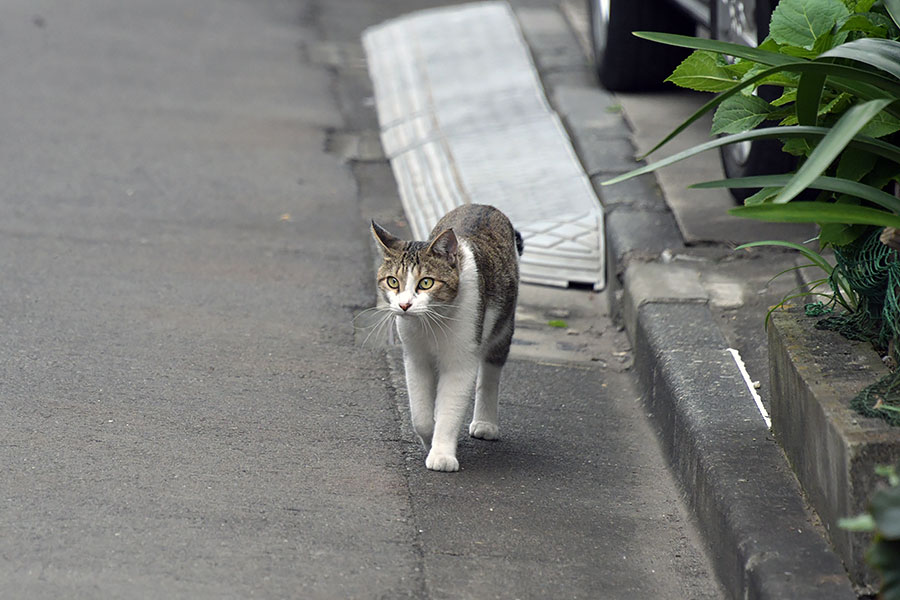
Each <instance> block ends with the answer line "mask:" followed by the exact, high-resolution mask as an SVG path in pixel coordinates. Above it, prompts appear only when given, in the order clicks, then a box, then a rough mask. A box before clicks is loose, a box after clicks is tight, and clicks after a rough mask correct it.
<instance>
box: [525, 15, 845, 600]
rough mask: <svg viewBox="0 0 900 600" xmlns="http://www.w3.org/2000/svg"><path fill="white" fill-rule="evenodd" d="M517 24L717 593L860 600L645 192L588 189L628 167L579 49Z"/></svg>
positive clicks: (544, 28)
mask: <svg viewBox="0 0 900 600" xmlns="http://www.w3.org/2000/svg"><path fill="white" fill-rule="evenodd" d="M553 13H555V15H556V16H554V14H553ZM518 14H519V17H520V20H521V23H522V26H523V30H524V32H525V36H526V38H527V39H528V40H529V43H530V45H531V47H532V51H533V53H534V55H535V63H536V64H537V65H538V68H539V71H540V73H541V76H542V79H543V80H544V83H545V86H547V88H548V89H547V94H548V97H549V98H550V100H551V103H552V104H553V105H554V107H555V108H556V109H557V111H558V112H559V113H560V116H561V117H562V119H563V122H564V123H565V125H566V127H567V129H568V131H569V135H570V136H571V138H572V140H573V142H574V145H575V148H576V150H577V151H578V153H579V157H580V158H581V160H582V163H583V165H584V167H585V170H586V172H588V174H589V175H590V176H591V177H592V181H593V182H594V185H595V189H596V190H597V192H598V196H599V198H600V199H601V201H602V202H603V204H604V206H605V208H606V210H607V240H606V241H607V259H608V262H607V273H608V283H609V285H610V289H611V291H613V293H610V298H611V302H613V303H615V307H614V308H618V309H619V310H618V311H614V312H619V313H620V314H621V315H622V317H623V320H624V322H625V326H626V329H627V330H628V333H629V336H630V338H631V340H632V343H633V346H634V352H635V365H636V366H637V367H636V368H637V370H638V375H639V377H640V380H641V382H642V383H643V385H644V387H645V390H646V393H647V400H646V401H647V406H648V408H649V409H650V411H651V412H652V419H653V421H654V423H655V426H656V428H657V431H658V434H659V439H660V443H661V444H662V446H663V449H664V451H665V452H666V454H667V456H668V457H669V460H670V463H671V466H672V469H673V471H674V473H675V476H676V479H677V480H678V481H679V483H680V485H681V486H682V488H683V490H684V491H685V494H686V497H687V499H688V503H689V506H690V508H691V510H692V512H693V514H694V515H695V517H696V518H697V522H698V525H699V529H700V531H701V532H702V535H703V536H704V538H705V541H706V544H707V546H708V549H709V551H710V555H711V557H712V561H713V564H714V567H715V569H716V573H717V575H718V577H719V578H720V580H721V582H722V584H723V585H724V586H725V588H726V589H727V590H728V592H729V593H730V594H731V596H732V597H734V598H748V599H759V600H776V599H778V600H781V599H806V598H808V599H810V600H812V599H816V600H822V599H846V600H850V599H855V598H857V595H856V593H855V592H854V590H853V588H852V586H851V584H850V581H849V579H848V577H847V573H846V571H845V569H844V567H843V565H842V564H841V562H840V560H839V559H838V558H837V556H836V554H835V553H834V552H833V550H832V549H831V547H830V546H829V544H828V543H827V542H826V540H825V539H824V537H823V536H822V534H821V533H820V532H819V530H818V529H816V526H815V525H813V516H812V515H810V514H809V513H808V512H807V510H806V508H805V504H804V501H803V494H802V491H801V489H800V487H799V485H798V483H797V480H796V478H795V477H794V475H793V473H792V472H791V470H790V468H789V466H788V464H787V461H786V459H785V457H784V455H783V453H782V451H781V449H780V448H779V447H778V446H777V445H776V444H775V442H774V441H773V439H772V437H771V435H770V433H769V430H768V428H767V426H766V424H765V422H764V421H763V419H762V418H761V415H760V414H759V412H757V409H756V407H755V404H754V402H753V400H752V398H751V396H750V392H749V390H748V389H747V387H746V385H745V383H744V381H743V378H742V376H741V374H740V372H739V371H738V369H737V367H736V366H735V364H734V361H733V359H732V357H731V355H730V354H729V353H728V352H727V350H726V347H727V343H726V341H725V338H724V337H723V335H722V333H721V332H720V331H719V329H718V326H717V324H716V322H715V320H714V318H713V315H712V313H711V312H710V310H709V307H708V305H707V304H708V298H707V295H706V293H705V291H704V290H703V288H702V286H700V284H699V277H698V273H697V272H696V271H695V270H693V269H690V268H684V267H678V268H676V267H675V266H673V265H670V264H664V263H663V262H662V261H661V260H660V256H661V255H662V254H663V253H664V252H665V251H666V250H678V249H681V248H683V247H684V244H683V242H682V238H681V235H680V233H679V230H678V227H677V225H676V223H675V219H674V218H673V216H672V213H671V211H669V210H668V208H667V207H666V205H665V202H664V200H663V198H662V194H661V192H660V190H659V188H658V186H657V185H656V183H655V179H654V178H653V177H652V176H645V177H642V178H638V179H635V180H632V181H630V182H628V183H625V184H621V186H613V187H608V188H607V187H600V186H599V183H600V182H601V181H603V180H604V179H608V178H609V177H610V176H612V175H613V174H615V173H618V172H624V171H626V170H629V169H631V168H633V167H634V166H635V165H636V163H635V161H634V160H633V158H632V156H633V152H634V151H633V146H632V145H631V142H630V139H629V133H630V132H629V130H628V126H627V124H626V123H625V121H624V119H622V117H621V115H619V114H615V106H616V102H615V98H614V97H613V96H612V95H610V94H609V93H607V92H605V91H603V90H600V89H596V88H591V87H589V86H586V85H585V84H584V83H583V82H584V81H585V79H586V77H587V76H586V71H587V65H586V64H585V61H584V60H583V55H582V60H581V61H580V62H579V63H578V64H573V63H567V64H566V65H563V64H562V61H560V60H559V57H560V56H567V57H571V56H573V55H574V54H575V53H574V52H573V50H572V48H573V47H577V44H578V43H577V41H576V39H575V36H574V35H573V32H572V31H571V30H570V29H569V28H568V25H567V24H566V23H565V21H564V19H563V18H562V16H561V15H560V14H559V13H558V12H555V11H552V10H549V9H548V10H546V11H542V10H538V9H531V10H528V9H522V10H519V11H518ZM557 17H558V19H557ZM557 21H558V22H557ZM561 48H563V49H562V50H561ZM610 153H618V155H617V156H611V155H610ZM617 289H618V290H619V293H616V292H615V290H617Z"/></svg>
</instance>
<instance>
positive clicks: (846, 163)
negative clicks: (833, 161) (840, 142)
mask: <svg viewBox="0 0 900 600" xmlns="http://www.w3.org/2000/svg"><path fill="white" fill-rule="evenodd" d="M876 162H878V157H877V156H875V155H874V154H869V153H868V152H861V151H859V150H856V149H855V148H846V149H844V151H843V152H842V153H841V159H840V160H839V161H838V166H837V171H836V172H835V176H836V177H837V178H838V179H847V180H850V181H860V180H862V178H863V177H865V176H866V175H868V174H869V173H871V172H872V169H874V168H875V163H876Z"/></svg>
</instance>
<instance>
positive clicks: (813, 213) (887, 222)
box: [728, 202, 900, 227]
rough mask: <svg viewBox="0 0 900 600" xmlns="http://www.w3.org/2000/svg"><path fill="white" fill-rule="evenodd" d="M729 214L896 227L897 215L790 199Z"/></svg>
mask: <svg viewBox="0 0 900 600" xmlns="http://www.w3.org/2000/svg"><path fill="white" fill-rule="evenodd" d="M728 212H729V214H732V215H735V216H737V217H744V218H747V219H756V220H758V221H769V222H772V223H851V224H852V223H859V224H860V225H877V226H879V227H900V216H898V215H894V214H891V213H889V212H886V211H883V210H879V209H877V208H869V207H867V206H853V205H850V204H835V203H834V202H790V203H788V204H772V203H771V202H767V203H766V204H757V205H756V206H737V207H735V208H732V209H731V210H729V211H728Z"/></svg>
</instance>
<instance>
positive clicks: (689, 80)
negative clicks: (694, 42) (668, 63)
mask: <svg viewBox="0 0 900 600" xmlns="http://www.w3.org/2000/svg"><path fill="white" fill-rule="evenodd" d="M666 81H671V82H672V83H674V84H675V85H677V86H679V87H683V88H688V89H691V90H697V91H698V92H721V91H724V90H727V89H729V88H731V87H732V86H733V85H734V84H735V83H737V81H738V80H737V79H736V78H735V77H734V76H733V75H732V74H731V72H730V71H729V70H728V69H727V68H725V67H724V66H722V65H720V64H719V62H718V56H717V55H716V54H714V53H712V52H709V51H707V50H696V51H695V52H693V53H691V55H690V56H688V57H687V58H686V59H684V60H683V61H682V62H681V64H680V65H678V66H677V67H676V68H675V71H674V72H673V73H672V74H671V75H669V76H668V77H667V78H666Z"/></svg>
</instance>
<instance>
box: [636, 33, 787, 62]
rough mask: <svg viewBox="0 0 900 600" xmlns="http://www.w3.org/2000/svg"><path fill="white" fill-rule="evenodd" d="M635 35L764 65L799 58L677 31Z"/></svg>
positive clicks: (652, 40)
mask: <svg viewBox="0 0 900 600" xmlns="http://www.w3.org/2000/svg"><path fill="white" fill-rule="evenodd" d="M634 35H636V36H637V37H639V38H642V39H645V40H650V41H651V42H658V43H661V44H668V45H670V46H678V47H681V48H691V49H693V50H709V51H710V52H717V53H719V54H726V55H728V56H734V57H737V58H743V59H746V60H752V61H753V62H758V63H761V64H764V65H786V64H788V63H792V62H795V61H796V60H797V59H795V58H791V57H789V56H785V55H784V54H779V53H778V52H770V51H768V50H763V49H760V48H752V47H750V46H744V45H743V44H732V43H731V42H722V41H719V40H708V39H705V38H695V37H691V36H689V35H678V34H676V33H659V32H656V31H635V32H634Z"/></svg>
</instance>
